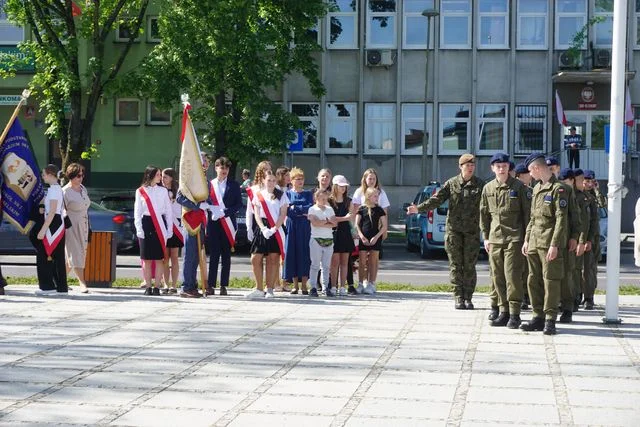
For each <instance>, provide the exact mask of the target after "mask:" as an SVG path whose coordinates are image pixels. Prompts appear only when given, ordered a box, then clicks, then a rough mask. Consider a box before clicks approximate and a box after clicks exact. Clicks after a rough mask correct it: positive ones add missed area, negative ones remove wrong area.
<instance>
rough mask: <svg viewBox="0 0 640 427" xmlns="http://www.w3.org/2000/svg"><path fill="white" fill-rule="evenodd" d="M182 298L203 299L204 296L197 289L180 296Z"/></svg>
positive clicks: (184, 292)
mask: <svg viewBox="0 0 640 427" xmlns="http://www.w3.org/2000/svg"><path fill="white" fill-rule="evenodd" d="M180 297H181V298H202V294H201V293H200V292H198V290H197V289H192V290H190V291H183V292H182V293H181V294H180Z"/></svg>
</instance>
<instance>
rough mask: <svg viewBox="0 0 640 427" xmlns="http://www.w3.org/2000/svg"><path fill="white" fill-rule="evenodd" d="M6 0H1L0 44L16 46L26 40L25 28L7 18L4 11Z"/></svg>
mask: <svg viewBox="0 0 640 427" xmlns="http://www.w3.org/2000/svg"><path fill="white" fill-rule="evenodd" d="M6 2H7V1H6V0H0V45H4V46H7V45H9V46H15V45H17V44H18V43H22V42H23V41H24V29H23V28H22V27H19V26H17V25H13V24H12V23H11V22H9V21H8V20H7V14H6V13H5V11H4V7H5V4H6Z"/></svg>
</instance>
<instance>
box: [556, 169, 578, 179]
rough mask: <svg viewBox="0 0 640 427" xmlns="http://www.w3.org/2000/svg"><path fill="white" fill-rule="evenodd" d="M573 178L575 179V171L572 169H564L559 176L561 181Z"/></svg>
mask: <svg viewBox="0 0 640 427" xmlns="http://www.w3.org/2000/svg"><path fill="white" fill-rule="evenodd" d="M573 177H574V174H573V169H571V168H562V170H561V171H560V173H559V174H558V179H560V180H564V179H568V178H573Z"/></svg>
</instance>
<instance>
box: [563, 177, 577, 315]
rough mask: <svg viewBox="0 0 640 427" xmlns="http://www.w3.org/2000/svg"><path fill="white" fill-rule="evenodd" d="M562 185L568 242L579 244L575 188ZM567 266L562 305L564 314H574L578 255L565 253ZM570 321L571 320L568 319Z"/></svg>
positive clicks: (573, 252) (565, 266)
mask: <svg viewBox="0 0 640 427" xmlns="http://www.w3.org/2000/svg"><path fill="white" fill-rule="evenodd" d="M559 184H560V185H562V187H563V188H564V189H565V191H566V194H567V199H568V204H569V206H568V210H567V211H568V214H569V217H568V224H569V236H568V239H567V241H568V240H571V239H573V240H575V241H576V242H578V240H579V238H580V231H581V229H582V215H581V212H580V209H579V207H578V203H577V201H576V195H575V192H574V188H573V187H572V186H570V185H567V184H564V183H562V182H559ZM564 260H565V264H564V269H565V272H566V274H565V275H564V278H563V279H562V282H561V288H560V289H561V296H560V303H561V307H562V311H563V313H565V312H566V313H569V314H568V316H570V315H571V314H570V313H571V312H573V301H574V297H575V293H574V287H575V276H574V274H573V271H574V270H575V268H576V253H575V251H571V252H570V251H566V252H565V257H564ZM567 320H568V321H570V320H571V319H567Z"/></svg>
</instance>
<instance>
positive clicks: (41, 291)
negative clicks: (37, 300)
mask: <svg viewBox="0 0 640 427" xmlns="http://www.w3.org/2000/svg"><path fill="white" fill-rule="evenodd" d="M34 293H35V294H36V295H39V296H46V295H58V291H56V290H55V289H51V290H47V291H43V290H42V289H36V291H35V292H34Z"/></svg>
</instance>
